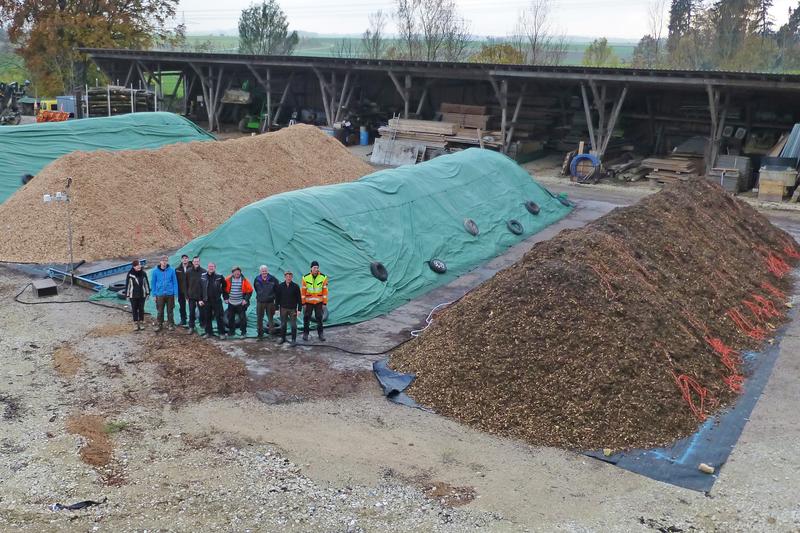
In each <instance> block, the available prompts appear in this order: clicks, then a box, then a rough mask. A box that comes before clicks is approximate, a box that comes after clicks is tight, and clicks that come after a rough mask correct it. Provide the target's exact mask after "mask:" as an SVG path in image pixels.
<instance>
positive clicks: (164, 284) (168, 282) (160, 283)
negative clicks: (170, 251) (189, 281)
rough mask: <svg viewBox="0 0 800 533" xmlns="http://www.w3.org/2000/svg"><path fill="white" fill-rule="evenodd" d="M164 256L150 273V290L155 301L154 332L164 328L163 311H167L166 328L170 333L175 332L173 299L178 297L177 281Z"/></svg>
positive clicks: (173, 270)
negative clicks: (155, 321) (156, 323)
mask: <svg viewBox="0 0 800 533" xmlns="http://www.w3.org/2000/svg"><path fill="white" fill-rule="evenodd" d="M168 260H169V259H168V258H167V256H166V255H163V256H161V260H160V261H159V262H158V266H157V267H156V268H154V269H153V271H152V272H151V273H150V289H151V290H152V294H153V299H154V300H155V301H156V320H157V321H158V325H157V326H156V331H161V328H162V327H163V326H164V309H166V310H167V319H168V321H169V323H168V324H167V326H168V327H169V330H170V331H174V330H175V315H174V314H173V310H174V309H175V298H176V297H177V296H178V279H177V278H176V277H175V269H174V268H172V267H171V266H169V262H168Z"/></svg>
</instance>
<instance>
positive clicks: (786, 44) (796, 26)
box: [776, 4, 800, 69]
mask: <svg viewBox="0 0 800 533" xmlns="http://www.w3.org/2000/svg"><path fill="white" fill-rule="evenodd" d="M776 40H777V45H778V57H777V60H776V63H777V65H778V66H779V67H780V68H782V69H787V68H797V67H798V66H800V50H798V45H800V4H798V6H797V8H796V9H791V8H789V20H788V21H786V24H784V25H783V26H781V27H780V28H779V29H778V31H777V32H776Z"/></svg>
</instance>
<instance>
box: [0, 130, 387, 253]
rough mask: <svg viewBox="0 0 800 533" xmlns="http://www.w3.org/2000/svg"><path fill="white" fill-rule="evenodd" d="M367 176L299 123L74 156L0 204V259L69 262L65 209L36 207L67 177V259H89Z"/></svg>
mask: <svg viewBox="0 0 800 533" xmlns="http://www.w3.org/2000/svg"><path fill="white" fill-rule="evenodd" d="M371 171H372V167H370V166H369V165H368V164H367V163H365V162H363V161H361V160H360V159H359V158H358V157H356V156H354V155H353V154H351V153H350V152H348V151H347V149H346V148H345V147H344V146H342V144H341V143H339V142H338V141H336V140H335V139H333V137H330V136H328V135H325V134H324V133H323V132H321V131H320V130H319V129H318V128H315V127H313V126H306V125H297V126H292V127H290V128H287V129H283V130H281V131H278V132H275V133H269V134H266V135H258V136H255V137H245V138H240V139H233V140H228V141H221V142H192V143H181V144H173V145H169V146H165V147H162V148H159V149H157V150H131V151H119V152H105V151H98V152H91V153H83V152H76V153H73V154H69V155H67V156H64V157H61V158H59V159H57V160H56V161H54V162H53V163H51V164H50V165H48V166H47V167H46V168H44V169H43V170H42V171H41V172H40V173H39V174H38V175H37V176H36V177H35V178H34V179H33V180H32V181H31V182H30V183H28V184H27V185H25V186H24V187H22V188H21V189H20V190H18V191H17V192H16V193H15V194H14V195H13V196H12V197H11V198H9V199H8V200H7V201H6V202H5V203H3V204H0V228H2V232H3V235H4V238H3V239H2V240H0V261H16V262H35V263H45V262H51V261H52V262H61V263H66V262H67V261H68V259H67V245H66V242H67V238H66V227H67V224H66V216H67V214H66V210H65V206H64V205H63V204H62V203H59V204H55V203H51V204H44V203H43V202H42V195H44V194H52V193H55V192H57V191H63V190H65V189H64V185H65V180H66V178H67V177H72V178H73V183H72V186H71V188H70V195H71V201H70V204H71V209H72V224H73V234H74V239H73V242H74V248H75V259H76V260H80V259H83V260H86V261H91V260H96V259H107V258H117V257H129V256H141V255H145V254H147V253H149V252H154V251H161V250H169V249H173V248H178V247H180V246H182V245H183V244H185V243H187V242H189V241H190V240H192V239H193V238H195V237H198V236H200V235H203V234H205V233H208V232H209V231H211V230H213V229H214V228H216V227H217V226H218V225H219V224H221V223H222V222H224V221H225V220H227V219H228V218H229V217H230V216H231V215H233V213H235V212H236V211H237V210H238V209H239V208H241V207H244V206H245V205H248V204H250V203H252V202H255V201H256V200H261V199H263V198H265V197H267V196H271V195H274V194H279V193H282V192H286V191H291V190H294V189H302V188H304V187H312V186H315V185H328V184H333V183H342V182H346V181H353V180H355V179H358V178H360V177H361V176H364V175H366V174H369V173H370V172H371Z"/></svg>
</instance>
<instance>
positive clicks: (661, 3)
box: [647, 0, 667, 68]
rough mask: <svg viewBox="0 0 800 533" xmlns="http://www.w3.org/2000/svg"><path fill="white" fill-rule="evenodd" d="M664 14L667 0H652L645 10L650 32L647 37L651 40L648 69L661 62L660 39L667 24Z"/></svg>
mask: <svg viewBox="0 0 800 533" xmlns="http://www.w3.org/2000/svg"><path fill="white" fill-rule="evenodd" d="M666 13H667V0H652V1H651V2H650V5H649V6H648V8H647V25H648V29H649V30H650V33H649V34H648V35H649V36H650V37H651V38H652V40H653V42H652V43H651V45H652V47H653V50H652V58H651V60H652V62H651V65H650V67H654V66H656V65H657V64H658V63H660V62H661V38H662V37H663V35H664V25H665V23H666V22H667V21H666ZM650 67H648V68H650Z"/></svg>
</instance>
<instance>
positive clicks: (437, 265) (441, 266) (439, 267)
mask: <svg viewBox="0 0 800 533" xmlns="http://www.w3.org/2000/svg"><path fill="white" fill-rule="evenodd" d="M428 266H429V267H430V269H431V270H433V271H434V272H436V273H437V274H444V273H445V272H447V263H445V262H444V261H442V260H441V259H431V260H430V261H428Z"/></svg>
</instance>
